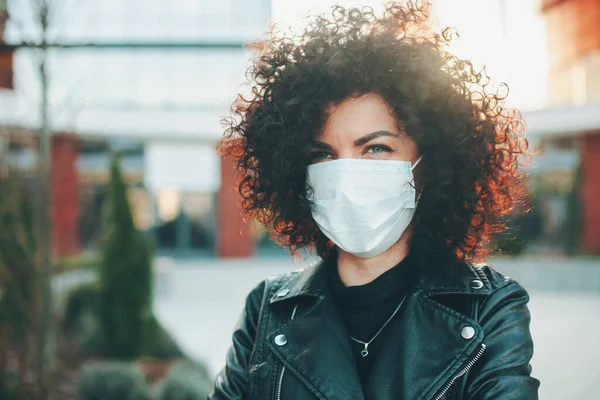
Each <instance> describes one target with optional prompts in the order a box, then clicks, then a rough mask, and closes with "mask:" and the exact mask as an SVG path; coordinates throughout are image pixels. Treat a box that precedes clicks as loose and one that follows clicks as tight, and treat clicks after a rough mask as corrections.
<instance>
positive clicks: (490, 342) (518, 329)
mask: <svg viewBox="0 0 600 400" xmlns="http://www.w3.org/2000/svg"><path fill="white" fill-rule="evenodd" d="M528 302H529V295H528V294H527V292H526V291H525V289H523V288H522V287H521V286H520V285H519V284H518V283H516V282H514V281H512V282H510V283H509V284H508V285H506V286H504V287H502V288H500V289H498V290H497V291H496V292H494V293H492V294H491V295H490V297H489V298H488V299H487V300H486V301H485V302H484V303H483V304H482V306H481V309H480V311H479V322H480V324H481V326H482V327H483V329H484V332H485V338H484V343H485V344H486V349H485V351H484V353H483V355H482V357H481V358H480V359H479V360H478V361H477V362H476V363H475V365H474V366H473V368H472V369H471V371H470V373H469V375H468V380H467V382H466V383H467V385H466V391H465V393H466V396H465V398H467V399H472V400H500V399H502V400H506V399H512V400H517V399H518V400H532V399H538V388H539V385H540V382H539V381H538V380H537V379H535V378H533V377H532V376H531V365H530V361H531V357H532V356H533V341H532V339H531V333H530V331H529V323H530V320H531V318H530V314H529V309H528V307H527V303H528Z"/></svg>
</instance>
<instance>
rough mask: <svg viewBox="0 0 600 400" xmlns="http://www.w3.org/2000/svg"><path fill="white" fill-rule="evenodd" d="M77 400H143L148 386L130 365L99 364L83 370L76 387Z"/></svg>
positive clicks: (138, 372)
mask: <svg viewBox="0 0 600 400" xmlns="http://www.w3.org/2000/svg"><path fill="white" fill-rule="evenodd" d="M77 386H78V387H77V394H78V399H79V400H145V399H147V398H148V385H147V383H146V379H145V378H144V376H143V375H142V373H141V372H140V371H139V370H138V369H137V368H136V367H135V366H133V365H132V364H129V363H124V362H114V361H113V362H99V363H94V364H90V365H88V366H86V367H84V368H83V371H82V372H81V376H80V378H79V382H78V385H77Z"/></svg>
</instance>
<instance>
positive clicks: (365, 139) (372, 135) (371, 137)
mask: <svg viewBox="0 0 600 400" xmlns="http://www.w3.org/2000/svg"><path fill="white" fill-rule="evenodd" d="M381 136H392V137H400V134H399V133H393V132H390V131H385V130H383V131H375V132H371V133H369V134H367V135H365V136H363V137H360V138H358V139H356V140H355V141H354V146H356V147H360V146H363V145H364V144H366V143H369V142H370V141H371V140H375V139H377V138H379V137H381Z"/></svg>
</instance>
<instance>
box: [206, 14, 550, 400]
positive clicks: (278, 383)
mask: <svg viewBox="0 0 600 400" xmlns="http://www.w3.org/2000/svg"><path fill="white" fill-rule="evenodd" d="M427 19H428V15H427V9H423V8H419V7H416V6H414V5H409V6H401V5H397V4H392V5H390V6H388V8H387V9H386V11H385V13H384V14H383V15H382V17H376V16H374V15H373V13H372V11H371V10H370V9H366V8H365V9H363V10H357V9H350V10H346V9H344V8H341V7H336V8H334V9H333V12H332V14H331V16H330V17H319V18H317V19H316V20H315V22H314V23H312V24H310V25H309V26H308V27H307V28H306V30H305V31H304V33H303V34H302V35H301V36H300V37H296V38H295V40H292V39H289V38H286V37H279V38H276V39H273V40H271V41H270V42H268V43H267V44H266V46H265V48H264V50H263V51H262V53H261V54H260V57H259V58H258V59H257V60H256V63H255V65H254V67H253V68H252V69H251V79H252V83H253V90H252V95H251V96H250V97H249V98H242V97H240V99H239V101H238V102H237V103H236V107H237V108H236V112H237V116H238V118H237V119H231V120H229V129H228V133H227V135H226V138H225V140H224V142H223V144H222V147H221V151H222V153H223V154H224V155H227V156H233V157H234V158H235V159H236V161H237V170H238V172H239V173H240V174H241V183H240V186H239V191H240V193H241V195H242V197H243V203H242V206H243V209H244V211H245V212H246V214H247V215H249V216H251V217H255V218H257V219H258V220H259V221H260V222H262V223H263V224H265V226H267V227H268V228H269V229H270V231H271V233H272V234H273V237H276V238H277V239H278V240H279V241H280V242H281V243H282V244H284V245H286V246H289V248H290V249H291V250H292V252H295V251H297V250H299V249H301V248H309V249H314V250H316V252H317V253H318V255H319V256H320V257H321V258H322V259H323V261H322V262H320V263H319V264H318V265H316V266H313V267H310V268H307V269H305V270H302V271H297V272H293V273H289V274H285V275H282V276H278V277H275V278H270V279H267V280H265V281H264V282H262V283H261V284H260V285H258V287H256V289H255V290H253V291H252V292H251V293H250V295H249V296H248V298H247V303H246V306H245V309H244V311H243V313H242V316H241V319H240V321H239V324H238V326H237V327H236V329H235V331H234V333H233V345H232V347H231V349H230V350H229V352H228V355H227V363H226V367H225V368H224V369H223V370H222V371H221V373H220V374H219V375H218V376H217V379H216V381H215V389H214V392H213V394H211V396H210V398H211V399H241V398H244V399H343V400H349V399H411V400H412V399H425V400H433V399H436V400H438V399H509V398H510V399H536V398H537V390H538V386H539V382H538V381H537V380H536V379H535V378H533V377H531V375H530V373H531V367H530V364H529V362H530V359H531V356H532V353H533V344H532V340H531V335H530V332H529V321H530V318H529V312H528V309H527V302H528V295H527V293H526V292H525V290H524V289H523V288H522V287H521V286H520V285H519V284H518V283H516V282H514V281H513V280H511V279H510V278H507V277H504V276H502V275H501V274H499V273H498V272H496V271H494V270H493V269H491V268H490V267H488V266H485V265H481V264H476V261H479V260H482V259H483V257H484V256H485V255H486V254H488V253H489V252H490V251H491V250H493V241H492V239H493V237H494V235H495V234H496V233H498V232H501V231H502V228H503V223H502V221H503V218H504V216H506V215H507V214H508V213H510V212H511V210H512V209H513V207H515V206H516V205H519V203H520V201H521V199H522V196H523V191H522V189H521V186H520V185H519V184H520V181H521V178H522V176H521V173H520V172H519V169H518V166H519V162H520V160H521V159H522V156H523V155H524V154H525V151H526V149H527V142H526V140H525V139H524V138H523V137H522V124H521V120H520V119H519V116H518V114H517V113H515V112H510V111H508V110H506V109H504V108H502V107H501V101H502V100H503V96H502V95H500V94H498V93H495V94H494V93H488V91H487V90H486V79H487V77H486V76H485V74H481V73H478V72H476V71H475V70H474V69H473V67H472V65H471V64H470V63H469V62H467V61H464V60H460V59H458V58H457V57H455V56H453V55H451V54H449V53H448V52H447V51H446V50H445V46H446V44H447V42H448V40H449V37H450V36H451V34H450V33H449V31H444V32H442V34H433V33H431V32H430V30H428V29H427Z"/></svg>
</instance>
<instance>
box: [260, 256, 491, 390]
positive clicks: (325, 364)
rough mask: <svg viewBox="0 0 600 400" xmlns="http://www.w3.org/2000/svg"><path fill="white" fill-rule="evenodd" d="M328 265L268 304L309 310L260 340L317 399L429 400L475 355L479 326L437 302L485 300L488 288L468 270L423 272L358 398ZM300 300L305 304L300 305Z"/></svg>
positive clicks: (305, 274)
mask: <svg viewBox="0 0 600 400" xmlns="http://www.w3.org/2000/svg"><path fill="white" fill-rule="evenodd" d="M327 264H328V263H327V262H321V263H319V264H318V265H317V266H316V267H310V268H307V269H305V270H304V271H301V272H298V273H296V274H295V275H294V276H293V277H292V278H291V279H290V280H289V281H288V283H287V285H286V286H285V287H283V288H281V289H280V290H279V292H278V293H276V294H275V295H274V296H273V297H272V298H271V300H270V303H271V304H273V303H279V302H292V303H295V304H298V303H302V304H304V305H306V304H308V305H306V306H301V307H300V308H299V309H298V313H297V314H296V316H295V318H294V319H293V320H292V321H290V322H289V323H287V324H285V325H283V326H282V327H280V328H279V329H278V330H277V331H275V332H272V333H270V334H269V335H268V337H267V341H268V342H267V343H268V347H269V348H270V349H271V350H272V351H273V353H274V354H275V355H276V356H277V358H278V359H279V360H280V361H281V362H282V363H283V365H285V366H286V367H287V368H288V369H289V371H291V373H293V374H294V375H296V376H297V377H298V379H299V380H300V381H302V382H303V383H304V384H305V385H306V386H307V387H308V388H309V389H311V390H312V391H314V392H315V393H318V394H319V397H321V398H326V399H344V400H364V399H365V394H366V397H367V398H369V399H377V400H379V399H381V400H383V399H386V400H387V399H390V400H391V399H403V398H404V399H423V400H432V399H433V398H434V396H435V395H436V393H438V392H440V390H442V388H443V387H444V386H445V385H446V384H447V383H448V382H450V381H451V379H452V378H453V377H455V376H457V375H460V371H461V370H462V369H463V368H464V366H465V364H466V363H468V362H469V361H470V360H471V359H472V357H473V355H474V354H475V353H476V352H477V351H478V350H479V349H480V348H481V344H482V343H483V336H484V333H483V330H482V328H481V327H480V326H479V324H477V323H476V321H474V320H473V319H471V318H469V317H467V316H465V315H463V314H461V313H459V312H456V311H454V310H452V309H450V308H448V307H446V306H444V305H443V304H441V303H440V302H438V301H437V300H436V296H440V295H457V294H458V295H485V294H489V293H490V292H491V285H490V283H489V281H488V280H487V279H486V278H485V274H484V273H483V272H481V271H480V270H479V269H478V268H477V267H475V266H472V265H464V266H462V267H458V266H457V267H454V268H449V267H448V266H435V267H434V268H429V269H425V270H422V271H420V275H419V283H418V284H417V285H416V287H415V289H414V290H413V292H412V293H411V294H410V295H409V296H408V297H407V299H406V302H405V304H404V306H403V311H402V313H401V314H400V315H399V317H400V318H398V319H397V320H396V323H394V324H391V325H390V326H389V329H390V330H391V331H390V332H388V334H386V335H385V340H386V343H385V345H384V346H383V349H385V351H382V352H380V353H379V354H377V357H378V359H377V361H376V363H375V365H374V369H373V371H372V374H371V379H370V382H369V384H368V386H367V388H366V390H365V393H363V390H362V388H361V385H360V380H359V378H358V374H357V372H356V362H355V360H354V357H353V355H352V352H351V347H350V339H349V338H348V333H347V331H346V329H345V325H344V322H343V321H342V319H341V316H340V313H339V312H338V310H337V308H336V306H335V304H334V303H333V300H332V299H331V298H330V297H329V296H328V295H327V292H328V291H327V288H326V281H327V277H326V268H327ZM445 271H452V273H449V272H445ZM473 280H480V281H481V283H483V287H479V288H477V289H475V288H474V285H472V283H473ZM475 287H476V286H475ZM283 293H285V294H283ZM306 299H310V300H312V301H309V302H304V301H301V300H306ZM467 326H470V327H472V328H473V329H474V331H475V334H474V336H473V337H472V338H470V339H464V338H463V337H462V335H461V332H462V329H463V328H465V327H467ZM278 335H285V337H286V339H287V343H286V344H285V345H283V346H277V345H276V344H275V337H276V336H278Z"/></svg>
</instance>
